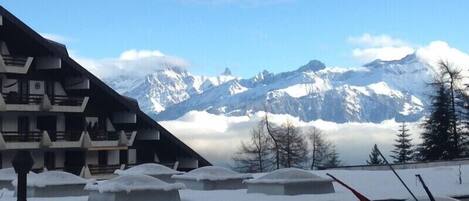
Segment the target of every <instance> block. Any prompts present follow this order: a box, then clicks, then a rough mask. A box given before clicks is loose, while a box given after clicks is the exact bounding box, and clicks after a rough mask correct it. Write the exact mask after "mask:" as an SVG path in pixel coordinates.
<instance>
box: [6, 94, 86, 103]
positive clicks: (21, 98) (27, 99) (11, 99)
mask: <svg viewBox="0 0 469 201" xmlns="http://www.w3.org/2000/svg"><path fill="white" fill-rule="evenodd" d="M2 95H3V98H4V100H5V103H6V104H40V103H41V102H42V98H43V96H44V95H42V94H28V95H20V94H18V93H16V92H10V93H7V94H2ZM49 100H50V102H51V104H52V105H62V106H81V105H82V104H83V101H84V100H85V98H84V97H70V96H63V95H54V96H52V97H49Z"/></svg>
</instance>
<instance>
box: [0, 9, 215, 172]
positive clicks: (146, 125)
mask: <svg viewBox="0 0 469 201" xmlns="http://www.w3.org/2000/svg"><path fill="white" fill-rule="evenodd" d="M0 84H1V85H0V86H1V87H0V133H1V134H0V167H1V168H7V167H11V160H12V158H13V156H14V154H15V152H16V151H17V150H20V149H27V150H30V151H31V153H32V155H33V158H34V167H33V168H35V169H42V168H47V169H49V170H52V169H59V170H61V169H63V170H65V171H68V172H72V173H74V174H79V173H80V172H81V171H82V169H84V167H85V166H86V167H88V169H89V170H90V171H91V173H92V174H94V173H104V172H112V171H114V170H115V169H117V168H118V167H120V166H121V165H122V164H125V165H133V164H140V163H148V162H156V163H161V164H177V166H178V169H182V170H189V169H194V168H197V167H200V166H207V165H210V163H209V162H208V161H207V160H205V159H204V158H202V157H201V156H200V155H198V154H197V153H196V152H195V151H193V150H192V149H191V148H189V147H188V146H186V145H185V144H184V143H182V142H181V141H180V140H178V139H177V138H176V137H175V136H173V135H172V134H171V133H170V132H168V131H167V130H166V129H165V128H163V127H162V126H161V125H159V124H158V123H157V122H155V121H154V120H153V119H151V118H150V117H148V116H147V115H146V114H144V113H143V112H142V111H141V110H140V109H139V106H138V103H137V102H136V101H135V100H134V99H131V98H128V97H124V96H122V95H120V94H118V93H117V92H115V91H114V90H113V89H111V88H110V87H109V86H107V85H106V84H105V83H103V82H102V81H101V80H99V79H98V78H97V77H95V76H94V75H92V74H91V73H90V72H88V71H87V70H86V69H85V68H83V67H82V66H80V64H78V63H77V62H75V61H74V60H73V59H71V58H70V56H69V55H68V53H67V49H66V48H65V46H64V45H62V44H59V43H57V42H54V41H51V40H48V39H45V38H43V37H42V36H41V35H39V34H38V33H37V32H35V31H33V30H32V29H31V28H29V27H28V26H27V25H25V24H24V23H23V22H21V21H20V20H19V19H17V18H16V17H15V16H13V15H12V14H11V13H9V12H8V11H7V10H5V9H4V8H3V7H1V6H0Z"/></svg>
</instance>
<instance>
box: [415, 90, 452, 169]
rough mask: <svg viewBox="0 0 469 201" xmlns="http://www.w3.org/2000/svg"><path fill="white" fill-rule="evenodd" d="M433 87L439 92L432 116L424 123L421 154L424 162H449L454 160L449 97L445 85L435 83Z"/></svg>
mask: <svg viewBox="0 0 469 201" xmlns="http://www.w3.org/2000/svg"><path fill="white" fill-rule="evenodd" d="M433 86H434V87H435V88H437V89H436V91H437V92H436V95H435V96H433V97H432V105H431V109H430V110H431V114H430V116H429V117H428V118H427V119H426V120H425V122H424V123H423V128H424V132H423V133H422V135H421V137H422V140H423V142H422V144H421V145H420V148H419V154H420V158H421V159H422V160H430V161H431V160H448V159H452V158H453V156H452V155H451V152H452V151H451V141H450V136H451V120H450V118H449V117H450V116H451V114H450V109H449V107H450V100H449V95H448V92H447V89H446V86H445V85H444V84H443V83H434V84H433Z"/></svg>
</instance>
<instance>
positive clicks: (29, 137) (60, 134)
mask: <svg viewBox="0 0 469 201" xmlns="http://www.w3.org/2000/svg"><path fill="white" fill-rule="evenodd" d="M82 132H83V131H55V132H49V133H48V134H49V138H50V139H51V141H52V142H56V141H79V140H80V137H81V133H82ZM0 133H2V135H3V139H5V141H6V142H39V141H41V138H42V131H28V132H21V133H20V132H18V131H0ZM89 134H90V138H91V140H93V141H115V140H119V136H118V135H117V133H116V132H89Z"/></svg>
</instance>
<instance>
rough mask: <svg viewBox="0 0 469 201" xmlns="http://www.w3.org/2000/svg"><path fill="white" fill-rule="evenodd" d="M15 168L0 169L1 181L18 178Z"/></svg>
mask: <svg viewBox="0 0 469 201" xmlns="http://www.w3.org/2000/svg"><path fill="white" fill-rule="evenodd" d="M29 174H30V175H31V174H36V173H34V172H29ZM17 177H18V176H17V175H16V172H15V169H14V168H4V169H0V181H13V180H15V179H16V178H17Z"/></svg>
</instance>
